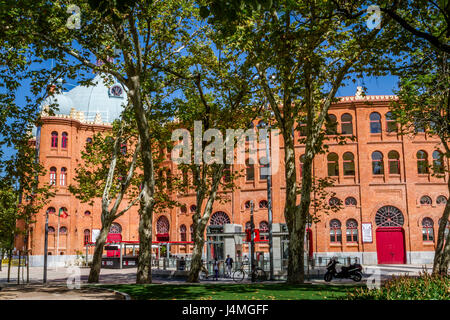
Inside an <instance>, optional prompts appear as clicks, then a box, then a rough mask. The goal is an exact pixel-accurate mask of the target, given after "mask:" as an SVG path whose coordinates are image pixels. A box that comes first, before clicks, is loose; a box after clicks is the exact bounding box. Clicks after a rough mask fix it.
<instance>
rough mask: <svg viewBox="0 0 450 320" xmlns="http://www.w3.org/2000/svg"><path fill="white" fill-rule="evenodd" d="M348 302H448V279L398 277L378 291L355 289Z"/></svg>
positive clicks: (423, 276)
mask: <svg viewBox="0 0 450 320" xmlns="http://www.w3.org/2000/svg"><path fill="white" fill-rule="evenodd" d="M346 298H347V299H349V300H450V277H449V276H442V275H431V274H428V273H420V274H419V276H418V277H410V276H398V277H393V278H392V279H390V280H388V281H386V282H385V283H384V284H383V285H382V286H381V287H380V288H378V289H369V288H361V289H359V288H357V289H355V291H352V292H349V293H348V294H347V297H346Z"/></svg>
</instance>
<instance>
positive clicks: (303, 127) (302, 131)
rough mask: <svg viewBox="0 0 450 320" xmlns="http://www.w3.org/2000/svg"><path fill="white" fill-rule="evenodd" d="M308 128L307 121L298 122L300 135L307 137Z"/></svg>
mask: <svg viewBox="0 0 450 320" xmlns="http://www.w3.org/2000/svg"><path fill="white" fill-rule="evenodd" d="M306 129H307V128H306V123H303V122H299V123H298V125H297V130H298V132H299V136H300V137H306V134H307V132H306Z"/></svg>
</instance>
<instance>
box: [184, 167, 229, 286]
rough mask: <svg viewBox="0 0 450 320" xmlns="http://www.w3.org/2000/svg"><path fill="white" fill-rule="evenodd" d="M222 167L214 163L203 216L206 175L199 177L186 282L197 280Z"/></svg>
mask: <svg viewBox="0 0 450 320" xmlns="http://www.w3.org/2000/svg"><path fill="white" fill-rule="evenodd" d="M224 168H225V165H224V164H220V165H216V166H215V168H214V173H213V176H212V184H211V190H210V194H209V196H208V200H207V202H206V206H205V210H204V211H203V216H202V215H201V210H202V209H201V205H202V203H203V200H204V199H205V191H204V190H206V179H207V176H206V175H204V176H203V177H202V178H201V179H202V183H203V185H202V186H201V188H199V191H198V192H197V210H196V213H195V214H194V215H193V217H192V220H193V227H194V251H193V253H192V258H191V268H190V270H189V275H188V279H187V282H192V283H194V282H198V274H199V272H200V270H201V268H202V254H203V246H204V244H205V239H204V236H205V229H206V225H207V224H208V221H209V218H210V216H211V212H212V208H213V204H214V200H215V199H216V195H217V189H218V188H219V182H220V179H221V178H222V175H223V169H224ZM203 170H205V168H203Z"/></svg>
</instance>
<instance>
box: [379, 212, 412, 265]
mask: <svg viewBox="0 0 450 320" xmlns="http://www.w3.org/2000/svg"><path fill="white" fill-rule="evenodd" d="M403 223H404V218H403V214H402V212H401V211H400V210H399V209H397V208H396V207H393V206H384V207H382V208H380V209H379V210H378V211H377V213H376V215H375V224H376V226H377V230H376V237H377V257H378V264H396V263H397V264H404V263H406V253H405V231H404V230H403Z"/></svg>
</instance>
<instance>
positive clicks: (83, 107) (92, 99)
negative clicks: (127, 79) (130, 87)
mask: <svg viewBox="0 0 450 320" xmlns="http://www.w3.org/2000/svg"><path fill="white" fill-rule="evenodd" d="M92 82H93V83H94V85H93V86H89V87H86V86H77V87H75V88H73V89H72V90H70V91H68V92H63V93H61V94H56V95H54V96H52V97H49V98H47V99H46V100H45V102H44V105H48V104H50V103H56V104H58V107H59V110H58V111H55V113H56V114H62V115H70V111H71V109H72V108H75V109H76V110H77V111H78V112H79V111H82V112H83V113H84V119H85V120H87V121H94V119H95V117H96V115H97V114H100V116H101V120H102V122H108V123H111V122H113V121H114V120H116V119H118V118H119V117H120V114H121V112H122V110H123V107H124V106H125V104H126V102H127V95H126V93H125V90H124V89H123V87H122V85H120V84H118V83H114V84H113V85H111V86H107V85H106V84H105V82H104V80H103V78H102V77H101V75H100V74H97V75H96V76H95V77H94V79H93V80H92ZM110 88H114V89H115V90H114V93H115V94H113V92H111V90H110Z"/></svg>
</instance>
